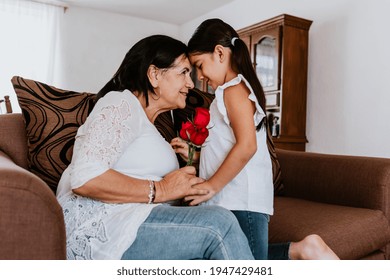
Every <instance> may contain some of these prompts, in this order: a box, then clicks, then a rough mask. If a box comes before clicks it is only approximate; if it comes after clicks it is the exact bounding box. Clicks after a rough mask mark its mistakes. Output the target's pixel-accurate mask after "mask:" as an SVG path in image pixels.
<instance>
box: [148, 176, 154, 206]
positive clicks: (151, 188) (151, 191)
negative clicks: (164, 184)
mask: <svg viewBox="0 0 390 280" xmlns="http://www.w3.org/2000/svg"><path fill="white" fill-rule="evenodd" d="M148 181H149V194H148V197H149V202H148V204H152V203H153V202H154V199H155V198H156V186H155V185H154V181H152V180H148Z"/></svg>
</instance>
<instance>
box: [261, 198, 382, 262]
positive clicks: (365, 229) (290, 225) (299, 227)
mask: <svg viewBox="0 0 390 280" xmlns="http://www.w3.org/2000/svg"><path fill="white" fill-rule="evenodd" d="M314 233H315V234H318V235H320V236H321V237H322V238H323V239H324V241H325V242H326V243H327V244H328V245H329V247H331V248H332V250H334V252H335V253H336V254H337V255H338V256H339V257H340V258H341V259H360V258H362V257H364V256H366V255H368V254H370V253H373V252H375V251H377V250H380V249H383V248H384V246H385V245H386V244H387V243H389V242H390V228H389V224H388V221H387V219H386V217H385V216H384V214H383V212H382V211H379V210H371V209H364V208H353V207H346V206H338V205H331V204H325V203H318V202H312V201H307V200H302V199H296V198H290V197H275V214H274V216H272V217H271V220H270V224H269V241H270V242H271V243H278V242H286V241H299V240H301V239H303V238H304V237H305V236H307V235H309V234H314Z"/></svg>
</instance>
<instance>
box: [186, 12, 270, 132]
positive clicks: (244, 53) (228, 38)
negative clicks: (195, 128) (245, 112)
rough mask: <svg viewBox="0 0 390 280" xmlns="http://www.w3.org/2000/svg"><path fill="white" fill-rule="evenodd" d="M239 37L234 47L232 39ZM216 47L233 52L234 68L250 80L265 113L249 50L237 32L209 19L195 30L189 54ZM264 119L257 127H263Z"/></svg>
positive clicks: (224, 24) (228, 26) (203, 51)
mask: <svg viewBox="0 0 390 280" xmlns="http://www.w3.org/2000/svg"><path fill="white" fill-rule="evenodd" d="M234 37H237V38H238V39H237V40H235V42H234V46H233V45H232V38H234ZM216 45H222V46H224V47H228V48H230V49H231V50H232V68H233V70H234V71H236V72H237V73H240V74H242V75H243V76H244V77H245V79H247V80H248V82H249V84H250V85H251V87H252V89H253V92H254V94H255V96H256V98H257V101H258V102H259V104H260V106H261V108H262V109H263V111H264V112H265V95H264V90H263V87H262V86H261V83H260V80H259V78H258V77H257V74H256V72H255V69H254V67H253V64H252V61H251V57H250V54H249V50H248V48H247V46H246V44H245V43H244V42H243V41H242V40H241V39H239V36H238V34H237V32H236V31H235V30H234V28H233V27H231V26H230V25H229V24H227V23H225V22H224V21H222V20H220V19H217V18H215V19H208V20H205V21H204V22H202V23H201V24H200V25H199V27H198V28H197V29H196V30H195V32H194V34H193V35H192V37H191V39H190V40H189V42H188V53H189V54H202V53H212V52H214V49H215V46H216ZM263 122H264V119H263V120H262V121H261V122H260V124H259V125H258V126H257V127H256V129H257V130H259V129H260V128H261V126H262V125H263Z"/></svg>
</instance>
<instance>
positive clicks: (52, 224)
mask: <svg viewBox="0 0 390 280" xmlns="http://www.w3.org/2000/svg"><path fill="white" fill-rule="evenodd" d="M0 174H1V177H0V213H1V214H0V236H1V238H0V259H11V260H13V259H46V260H47V259H65V258H66V245H65V224H64V218H63V214H62V209H61V207H60V206H59V204H58V203H57V200H56V198H55V196H54V194H53V192H52V191H51V190H50V188H49V187H48V186H47V184H46V183H45V182H43V181H42V180H41V179H39V178H38V177H37V176H35V175H34V174H32V173H31V172H29V171H27V170H25V169H23V168H21V167H19V166H17V165H16V164H15V163H14V162H13V161H12V160H11V159H10V158H9V157H8V156H6V155H5V154H4V153H2V152H0Z"/></svg>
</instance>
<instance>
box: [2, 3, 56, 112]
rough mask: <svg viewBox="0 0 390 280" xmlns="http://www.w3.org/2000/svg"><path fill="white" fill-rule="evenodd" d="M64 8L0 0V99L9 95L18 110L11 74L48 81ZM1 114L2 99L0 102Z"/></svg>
mask: <svg viewBox="0 0 390 280" xmlns="http://www.w3.org/2000/svg"><path fill="white" fill-rule="evenodd" d="M63 14H64V8H62V7H58V6H53V5H49V4H43V3H37V2H32V1H26V0H24V1H22V0H0V100H1V99H4V96H5V95H9V96H10V99H11V104H12V108H13V111H14V112H20V108H19V105H18V102H17V99H16V95H15V92H14V90H13V87H12V85H11V82H10V80H11V78H12V77H13V76H22V77H24V78H28V79H33V80H38V81H41V82H44V83H48V84H51V83H52V82H53V70H54V69H55V61H56V59H55V58H56V55H57V54H56V51H57V49H58V46H57V45H58V40H59V38H58V36H59V32H58V30H59V28H60V24H61V21H62V17H63ZM0 107H1V110H2V112H3V113H5V105H4V102H2V103H1V104H0Z"/></svg>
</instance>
